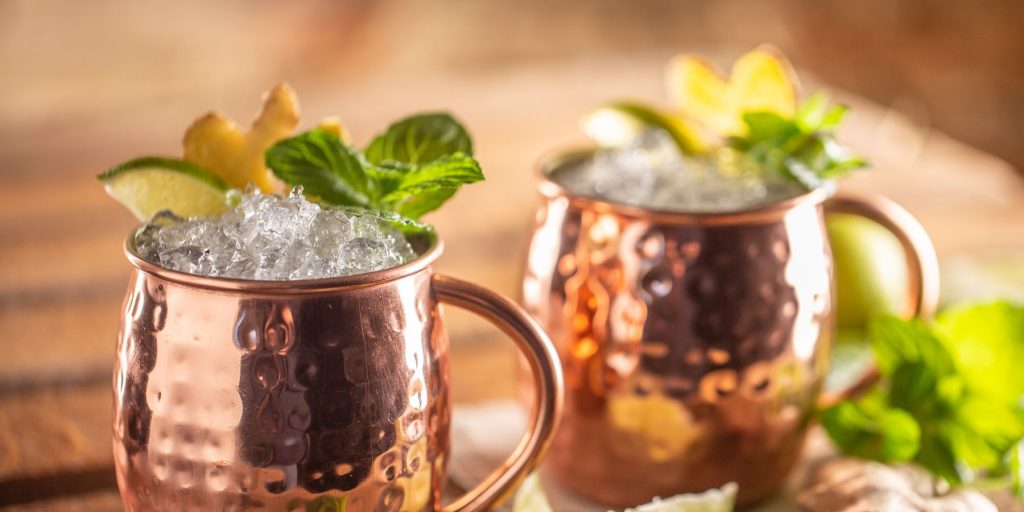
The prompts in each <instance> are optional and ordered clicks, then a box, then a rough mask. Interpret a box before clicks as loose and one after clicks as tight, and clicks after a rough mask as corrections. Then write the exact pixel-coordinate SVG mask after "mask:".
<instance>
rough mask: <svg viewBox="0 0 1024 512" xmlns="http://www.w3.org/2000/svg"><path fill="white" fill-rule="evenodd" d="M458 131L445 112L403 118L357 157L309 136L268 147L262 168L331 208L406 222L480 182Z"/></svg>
mask: <svg viewBox="0 0 1024 512" xmlns="http://www.w3.org/2000/svg"><path fill="white" fill-rule="evenodd" d="M472 155H473V144H472V140H471V139H470V137H469V134H468V133H467V132H466V130H465V128H463V127H462V125H461V124H459V122H458V121H456V120H455V119H454V118H453V117H452V116H450V115H448V114H444V113H431V114H421V115H416V116H412V117H408V118H405V119H402V120H400V121H398V122H396V123H394V124H392V125H391V126H389V127H388V129H387V130H386V131H385V132H384V133H382V134H380V135H378V136H377V137H375V138H374V139H373V140H372V141H371V142H370V144H369V145H368V146H367V147H366V149H364V150H362V151H360V150H358V149H356V148H354V147H351V146H348V145H345V144H343V143H342V142H341V140H339V139H338V137H337V136H335V135H333V134H331V133H329V132H326V131H323V130H311V131H308V132H305V133H301V134H299V135H297V136H295V137H292V138H290V139H285V140H283V141H280V142H278V143H277V144H274V145H273V146H272V147H271V148H270V149H268V150H267V153H266V163H267V167H269V168H270V170H271V171H272V172H273V173H274V175H275V176H277V177H278V178H279V179H281V180H282V181H284V182H285V183H287V184H289V185H291V186H302V187H303V190H304V192H305V193H306V194H308V195H310V196H314V197H316V198H318V199H319V200H320V201H321V202H323V203H326V204H328V205H334V206H358V207H363V208H370V209H376V210H386V211H391V212H395V213H397V214H399V215H402V216H404V217H407V218H409V219H412V220H415V219H418V218H419V217H420V216H422V215H423V214H425V213H427V212H430V211H433V210H435V209H437V208H438V207H440V206H441V205H442V204H443V203H444V202H445V201H447V200H448V199H450V198H451V197H452V196H453V195H454V194H455V192H456V191H457V190H458V189H459V188H460V187H461V186H462V185H464V184H467V183H474V182H477V181H481V180H483V179H484V176H483V172H482V171H481V169H480V164H479V163H477V161H476V160H475V159H474V158H473V156H472Z"/></svg>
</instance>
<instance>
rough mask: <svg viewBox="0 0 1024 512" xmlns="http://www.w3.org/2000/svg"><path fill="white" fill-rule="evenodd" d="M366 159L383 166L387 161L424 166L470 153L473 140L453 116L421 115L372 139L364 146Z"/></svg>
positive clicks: (391, 127)
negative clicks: (447, 157) (456, 155)
mask: <svg viewBox="0 0 1024 512" xmlns="http://www.w3.org/2000/svg"><path fill="white" fill-rule="evenodd" d="M365 153H366V159H367V160H369V161H370V162H372V163H374V164H377V165H383V164H385V163H387V162H402V163H406V164H413V165H418V164H426V163H429V162H433V161H435V160H437V159H439V158H442V157H446V156H450V155H454V154H456V153H462V154H464V155H472V154H473V141H472V140H471V139H470V138H469V134H468V133H466V129H465V128H463V127H462V125H460V124H459V123H458V122H457V121H456V120H455V119H453V118H452V116H450V115H448V114H443V113H442V114H422V115H418V116H413V117H409V118H406V119H402V120H401V121H398V122H397V123H394V124H392V125H391V126H389V127H388V129H387V131H386V132H384V133H382V134H380V135H378V136H376V137H374V139H373V140H372V141H370V144H369V145H368V146H367V147H366V151H365Z"/></svg>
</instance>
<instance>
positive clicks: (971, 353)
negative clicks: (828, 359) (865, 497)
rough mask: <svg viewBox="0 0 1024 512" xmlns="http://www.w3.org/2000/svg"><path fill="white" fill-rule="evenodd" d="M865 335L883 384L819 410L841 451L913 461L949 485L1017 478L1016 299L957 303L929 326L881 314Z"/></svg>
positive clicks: (1020, 432) (1022, 405)
mask: <svg viewBox="0 0 1024 512" xmlns="http://www.w3.org/2000/svg"><path fill="white" fill-rule="evenodd" d="M869 332H870V338H871V346H872V349H873V351H874V354H875V359H876V364H877V365H878V369H879V372H880V373H881V375H882V380H881V382H880V383H879V384H877V385H876V386H875V387H874V388H872V389H871V390H870V391H869V392H867V393H866V394H865V395H864V396H862V397H860V398H858V399H856V400H852V401H847V402H843V403H840V404H837V405H835V406H833V407H830V408H828V409H826V410H824V411H822V412H821V421H822V424H823V425H824V427H825V429H826V430H827V431H828V433H829V436H831V437H832V439H833V440H834V441H835V442H836V444H837V445H838V446H839V448H840V449H841V450H842V451H843V452H845V453H849V454H852V455H857V456H860V457H865V458H870V459H875V460H880V461H883V462H891V461H913V462H916V463H918V464H920V465H922V466H924V467H925V468H927V469H929V470H930V471H931V472H932V473H934V474H936V475H938V476H940V477H942V478H943V479H945V480H947V481H949V482H950V483H953V484H961V483H966V482H970V481H972V480H975V479H977V478H979V477H985V478H994V477H1002V476H1006V477H1008V478H1010V479H1011V480H1012V481H1015V482H1019V481H1020V478H1021V475H1020V474H1019V472H1020V460H1019V458H1020V452H1019V450H1020V443H1021V440H1022V438H1024V402H1022V401H1021V399H1022V397H1024V379H1022V378H1021V376H1020V370H1019V368H1018V366H1017V365H1019V364H1020V363H1019V361H1021V360H1022V359H1021V358H1022V356H1024V306H1016V305H1013V304H1010V303H1008V302H993V303H987V304H980V305H972V306H965V307H961V308H955V309H952V310H948V311H946V312H944V313H943V314H942V315H940V316H939V317H938V318H937V319H936V321H935V322H934V323H933V324H932V325H925V324H924V323H922V322H921V321H919V320H910V321H904V320H899V319H896V318H892V317H883V318H879V319H876V320H875V321H873V322H872V324H871V327H870V329H869Z"/></svg>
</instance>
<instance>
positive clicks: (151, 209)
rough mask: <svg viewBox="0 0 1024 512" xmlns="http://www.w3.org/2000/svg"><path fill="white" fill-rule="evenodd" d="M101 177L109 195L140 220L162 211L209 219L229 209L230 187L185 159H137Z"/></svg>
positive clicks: (148, 157) (99, 177) (149, 157)
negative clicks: (228, 194)
mask: <svg viewBox="0 0 1024 512" xmlns="http://www.w3.org/2000/svg"><path fill="white" fill-rule="evenodd" d="M97 178H98V179H99V180H100V181H102V182H103V185H104V187H105V188H106V190H107V194H110V196H111V197H113V198H114V199H116V200H118V201H119V202H120V203H121V204H123V205H125V206H126V207H127V208H128V209H129V210H131V212H132V214H134V215H135V218H137V219H139V220H140V221H147V220H149V219H151V218H153V215H155V214H156V213H157V212H160V211H161V210H170V211H172V212H174V213H175V214H177V215H179V216H182V217H209V216H213V215H217V214H220V213H223V212H224V211H225V210H227V208H228V202H227V191H228V186H227V185H225V184H224V182H223V181H221V180H220V178H218V177H217V176H215V175H214V174H213V173H211V172H210V171H207V170H206V169H203V168H202V167H199V166H197V165H195V164H193V163H191V162H187V161H185V160H177V159H174V158H165V157H156V156H147V157H142V158H136V159H134V160H129V161H127V162H125V163H123V164H120V165H117V166H115V167H113V168H111V169H110V170H108V171H106V172H104V173H103V174H100V175H99V176H97Z"/></svg>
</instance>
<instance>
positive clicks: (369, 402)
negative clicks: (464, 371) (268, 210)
mask: <svg viewBox="0 0 1024 512" xmlns="http://www.w3.org/2000/svg"><path fill="white" fill-rule="evenodd" d="M133 239H134V237H130V238H129V240H128V241H127V242H126V244H125V253H126V255H127V257H128V260H129V261H130V262H131V263H132V265H133V266H134V268H133V270H132V275H131V280H130V283H129V287H128V293H127V296H126V298H125V303H124V308H123V316H122V324H121V331H120V335H119V340H118V348H117V357H116V358H115V369H114V390H115V411H114V459H115V465H116V470H117V480H118V486H119V488H120V491H121V496H122V499H123V501H124V504H125V506H126V508H127V510H129V511H153V510H162V511H163V510H168V511H169V510H274V511H284V510H301V511H324V512H327V511H332V512H333V511H337V512H341V511H344V512H371V511H417V512H418V511H437V510H441V504H440V497H441V488H442V485H443V484H444V482H445V478H446V464H447V462H448V458H449V454H450V451H449V422H450V419H451V405H450V403H449V391H448V387H449V375H448V341H447V336H446V334H445V329H444V324H443V319H442V314H441V307H440V303H441V302H445V303H449V304H452V305H455V306H459V307H463V308H466V309H468V310H470V311H472V312H475V313H477V314H480V315H481V316H483V317H485V318H486V319H488V320H489V321H491V322H493V323H494V324H496V325H498V326H499V327H500V328H501V329H502V330H503V331H504V332H505V333H507V334H508V335H509V336H511V337H512V338H513V339H514V340H515V341H516V343H517V344H518V346H519V348H520V350H521V351H522V352H523V353H524V355H525V356H526V358H527V359H528V360H529V362H530V366H531V368H532V370H533V374H534V382H535V384H536V385H535V387H534V388H535V397H536V403H537V404H539V405H538V406H537V407H536V408H535V409H534V410H533V414H532V415H531V419H530V422H529V428H528V431H527V433H526V434H525V435H524V437H523V439H522V441H521V442H520V444H519V445H518V447H517V448H516V450H515V452H514V453H513V454H512V455H511V456H510V457H509V459H508V460H507V461H506V463H505V464H504V465H503V466H502V467H501V468H499V469H498V470H496V471H495V472H494V473H493V474H492V475H490V476H489V477H488V478H487V479H486V480H485V481H484V482H483V483H481V484H480V485H479V487H477V488H476V489H474V490H471V491H470V492H469V493H468V494H466V495H465V496H463V497H462V498H460V499H458V500H457V501H456V502H455V503H454V504H453V505H451V506H449V507H445V508H444V510H452V511H455V510H459V511H477V510H486V509H489V508H490V507H492V506H494V505H495V504H496V503H498V502H500V501H501V500H502V499H503V498H504V497H505V496H506V495H507V494H508V493H509V492H510V491H512V490H514V488H515V487H516V485H517V483H518V482H519V481H521V479H522V477H524V476H525V474H526V473H527V472H529V471H530V470H532V469H533V468H534V467H535V466H536V465H537V464H538V463H539V460H540V459H541V458H542V457H543V455H544V452H545V451H546V450H547V447H548V445H549V444H550V441H551V436H552V433H553V431H554V429H555V426H556V423H557V418H558V415H559V411H560V408H561V403H562V402H561V400H562V376H561V375H562V374H561V371H560V368H559V365H558V363H557V359H556V358H557V355H556V353H555V351H554V347H552V346H551V343H550V341H548V339H547V338H546V336H545V335H544V333H543V331H541V330H540V329H539V328H538V327H537V325H536V323H535V322H534V321H533V320H531V319H530V318H529V317H528V316H527V315H526V314H525V313H524V312H523V311H522V310H521V309H520V308H519V307H518V306H516V305H515V304H514V303H513V302H511V301H509V300H508V299H505V298H503V297H501V296H499V295H497V294H495V293H494V292H491V291H488V290H486V289H484V288H481V287H478V286H475V285H472V284H469V283H466V282H463V281H459V280H456V279H452V278H449V277H444V276H439V275H435V274H434V273H433V272H432V270H431V265H432V264H433V263H434V261H435V260H436V259H437V257H438V256H439V255H440V253H441V247H440V244H439V243H438V244H433V245H431V246H429V247H427V248H426V249H425V251H424V253H423V255H422V256H420V257H419V258H418V259H416V260H415V261H413V262H410V263H407V264H405V265H402V266H399V267H396V268H392V269H388V270H383V271H379V272H373V273H368V274H363V275H356V276H350V277H340V278H331V279H320V280H310V281H243V280H231V279H220V278H212V277H203V276H196V275H189V274H183V273H180V272H175V271H171V270H167V269H163V268H160V267H158V266H157V265H155V264H153V263H150V262H148V261H146V260H144V259H142V258H141V257H139V255H138V253H137V252H136V249H135V247H134V244H133Z"/></svg>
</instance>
